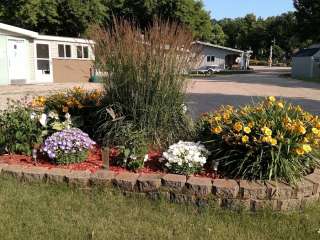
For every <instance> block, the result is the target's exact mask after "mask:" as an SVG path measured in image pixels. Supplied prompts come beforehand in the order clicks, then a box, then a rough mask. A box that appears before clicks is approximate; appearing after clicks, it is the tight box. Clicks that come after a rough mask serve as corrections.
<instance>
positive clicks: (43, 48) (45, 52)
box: [37, 44, 49, 58]
mask: <svg viewBox="0 0 320 240" xmlns="http://www.w3.org/2000/svg"><path fill="white" fill-rule="evenodd" d="M37 58H49V45H48V44H37Z"/></svg>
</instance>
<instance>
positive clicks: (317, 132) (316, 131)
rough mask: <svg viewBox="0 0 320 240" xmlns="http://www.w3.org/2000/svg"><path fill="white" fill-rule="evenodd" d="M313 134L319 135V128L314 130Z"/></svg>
mask: <svg viewBox="0 0 320 240" xmlns="http://www.w3.org/2000/svg"><path fill="white" fill-rule="evenodd" d="M312 132H313V133H314V134H315V135H318V134H319V132H320V131H319V129H318V128H312Z"/></svg>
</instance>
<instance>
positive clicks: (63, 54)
mask: <svg viewBox="0 0 320 240" xmlns="http://www.w3.org/2000/svg"><path fill="white" fill-rule="evenodd" d="M58 52H59V57H60V58H71V46H70V45H64V44H58Z"/></svg>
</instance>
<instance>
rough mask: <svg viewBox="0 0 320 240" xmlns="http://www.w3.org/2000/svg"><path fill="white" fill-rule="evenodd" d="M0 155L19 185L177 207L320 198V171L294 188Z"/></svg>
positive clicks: (268, 205) (288, 205)
mask: <svg viewBox="0 0 320 240" xmlns="http://www.w3.org/2000/svg"><path fill="white" fill-rule="evenodd" d="M3 160H5V159H3V157H2V161H1V162H0V173H1V175H9V176H13V177H16V178H17V179H20V180H22V181H27V182H37V181H45V182H48V183H68V184H69V185H70V186H73V187H90V186H100V187H110V186H114V187H116V188H118V189H119V190H120V191H122V192H124V193H125V194H128V195H131V194H139V195H143V196H146V197H150V198H152V199H159V198H162V199H165V200H168V201H172V202H176V203H191V204H200V205H203V204H207V203H209V202H216V203H217V204H218V205H219V206H221V207H223V208H230V209H247V210H252V211H257V210H261V209H272V210H275V211H288V210H299V209H301V208H303V207H305V206H306V205H308V204H311V203H314V202H317V201H318V200H319V194H320V187H319V185H320V170H316V171H315V172H314V173H312V174H310V175H307V176H306V177H304V178H303V179H302V180H301V181H299V182H297V183H296V184H295V185H294V186H289V185H287V184H285V183H282V182H275V181H246V180H239V181H236V180H230V179H212V178H205V177H201V178H200V177H194V176H191V177H186V176H183V175H177V174H165V173H132V172H118V171H112V170H111V171H106V170H97V171H95V172H90V171H88V170H86V171H83V170H81V169H77V170H72V169H64V168H56V167H52V166H44V165H39V166H34V165H32V164H25V165H21V164H10V165H9V164H7V163H4V161H3Z"/></svg>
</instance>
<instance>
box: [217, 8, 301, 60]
mask: <svg viewBox="0 0 320 240" xmlns="http://www.w3.org/2000/svg"><path fill="white" fill-rule="evenodd" d="M218 24H219V25H220V26H221V27H222V29H223V31H224V33H225V35H226V45H227V46H229V47H234V48H240V49H251V50H252V51H253V53H254V57H257V58H262V59H267V58H268V57H269V49H270V46H271V44H274V45H275V46H274V47H275V48H276V49H277V51H276V52H277V54H276V56H275V57H276V58H278V59H279V60H280V59H281V60H282V59H283V57H287V58H289V57H290V56H291V54H292V52H293V51H294V50H295V49H296V48H299V47H300V46H301V45H302V44H303V41H300V40H299V38H298V34H297V29H298V25H297V20H296V16H295V14H294V13H293V12H288V13H284V14H282V15H280V16H275V17H269V18H266V19H262V18H257V17H256V16H255V15H254V14H248V15H246V16H245V17H243V18H236V19H222V20H220V21H218ZM274 40H275V42H274Z"/></svg>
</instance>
